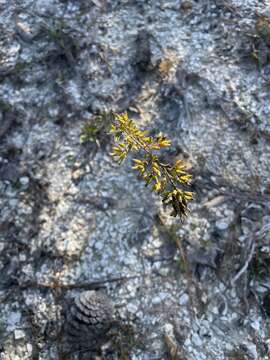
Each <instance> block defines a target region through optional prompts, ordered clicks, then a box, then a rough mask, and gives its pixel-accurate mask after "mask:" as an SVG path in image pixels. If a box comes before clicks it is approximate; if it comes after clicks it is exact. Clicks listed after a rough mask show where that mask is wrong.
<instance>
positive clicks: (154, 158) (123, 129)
mask: <svg viewBox="0 0 270 360" xmlns="http://www.w3.org/2000/svg"><path fill="white" fill-rule="evenodd" d="M110 133H112V134H113V135H114V139H115V142H116V144H117V145H115V146H114V147H113V152H112V156H114V157H115V158H116V159H117V160H118V162H119V163H121V162H122V161H123V160H124V159H125V158H126V157H127V155H128V154H129V152H135V153H137V154H138V155H140V158H134V159H133V161H134V166H133V169H134V170H136V171H138V173H139V175H140V177H141V178H142V179H143V180H144V181H145V184H146V186H147V185H150V184H151V185H152V190H153V191H154V192H156V193H157V194H158V195H160V196H161V197H162V201H163V203H164V205H165V206H168V205H169V206H171V207H172V213H171V215H172V216H177V215H178V216H180V218H182V217H183V216H186V215H187V213H188V202H189V201H190V200H192V199H193V193H192V192H191V191H188V186H189V185H190V182H191V175H190V174H188V173H187V171H186V166H185V164H184V162H183V161H181V160H177V161H176V162H175V163H174V164H165V163H163V162H162V161H161V160H160V159H159V157H158V155H157V154H156V151H159V150H161V149H162V148H165V147H169V146H171V141H170V140H169V139H167V138H166V137H165V136H164V135H163V134H159V135H157V136H155V137H151V136H148V132H147V131H141V130H140V129H139V128H138V127H137V126H136V125H135V124H134V122H133V121H132V120H131V119H129V117H128V114H127V113H124V114H115V121H114V123H113V124H112V126H111V131H110Z"/></svg>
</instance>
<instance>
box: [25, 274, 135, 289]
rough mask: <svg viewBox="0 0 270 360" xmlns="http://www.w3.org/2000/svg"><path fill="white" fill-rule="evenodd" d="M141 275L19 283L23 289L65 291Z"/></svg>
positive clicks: (97, 286)
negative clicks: (82, 280)
mask: <svg viewBox="0 0 270 360" xmlns="http://www.w3.org/2000/svg"><path fill="white" fill-rule="evenodd" d="M139 277H140V276H139V275H136V276H130V277H128V276H123V277H116V278H111V279H104V280H96V281H91V282H85V283H78V284H61V283H59V282H53V283H47V284H46V283H36V282H31V281H29V282H26V283H24V284H21V285H19V287H20V288H21V289H28V288H34V289H61V290H63V291H68V290H74V289H88V290H92V289H97V288H101V287H104V285H105V284H108V283H113V282H119V281H127V280H132V279H137V278H139Z"/></svg>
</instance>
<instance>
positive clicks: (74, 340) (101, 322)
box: [66, 290, 114, 350]
mask: <svg viewBox="0 0 270 360" xmlns="http://www.w3.org/2000/svg"><path fill="white" fill-rule="evenodd" d="M113 324H114V309H113V306H112V304H111V302H110V300H109V299H108V298H107V297H106V296H105V295H104V294H102V293H100V292H97V291H93V290H91V291H84V292H83V293H81V294H80V295H78V296H77V297H76V298H75V300H74V302H73V304H72V305H71V307H70V310H69V312H68V314H67V322H66V334H67V340H68V343H69V345H70V346H72V347H76V348H79V349H89V350H97V349H99V348H100V347H101V346H102V345H103V344H104V343H105V342H106V341H108V338H109V336H108V333H109V330H110V329H111V328H112V325H113Z"/></svg>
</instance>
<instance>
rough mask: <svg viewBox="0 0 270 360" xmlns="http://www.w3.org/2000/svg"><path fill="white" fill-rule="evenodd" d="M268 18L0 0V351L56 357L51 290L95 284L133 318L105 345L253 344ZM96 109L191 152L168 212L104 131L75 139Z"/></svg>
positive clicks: (264, 191)
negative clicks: (178, 195) (175, 209)
mask: <svg viewBox="0 0 270 360" xmlns="http://www.w3.org/2000/svg"><path fill="white" fill-rule="evenodd" d="M269 24H270V8H269V6H268V5H267V2H266V1H265V2H263V1H260V2H259V1H255V0H247V1H246V0H213V1H212V0H211V1H193V0H168V1H165V0H155V1H140V0H123V1H117V0H95V1H94V0H91V1H75V0H74V1H73V0H37V1H34V2H32V1H29V0H21V1H15V0H0V30H1V32H0V34H1V35H0V203H1V207H0V250H1V253H0V270H1V274H2V275H1V277H0V310H1V311H0V334H1V336H0V358H1V360H2V359H3V360H9V359H12V360H16V359H20V360H27V359H39V360H48V359H55V360H58V359H59V360H60V359H61V358H62V357H61V356H62V354H61V351H62V350H61V329H62V325H63V324H62V323H63V318H62V312H63V306H64V304H65V303H66V301H68V299H71V298H73V297H74V296H77V295H78V294H79V293H80V292H81V291H82V290H85V289H91V290H92V289H96V288H98V287H104V286H105V287H106V288H107V292H108V294H109V296H110V297H111V298H112V299H113V301H114V303H115V304H116V306H117V308H118V309H119V312H120V315H121V317H122V318H125V319H127V321H128V323H129V326H130V328H131V329H132V331H130V333H128V332H127V333H126V336H125V337H121V336H120V337H119V339H117V341H115V342H112V343H111V345H110V348H109V349H102V351H103V352H106V351H107V354H108V353H110V355H107V357H108V358H109V356H111V357H113V358H115V359H118V358H119V357H120V355H121V356H122V358H123V356H125V357H126V358H131V359H134V360H135V359H136V360H140V359H141V360H148V359H149V360H150V359H165V358H166V356H169V353H172V351H173V349H168V347H166V344H165V341H164V336H169V337H170V338H172V339H173V340H172V341H171V342H170V341H168V342H167V343H168V344H174V346H176V347H178V348H179V349H181V354H184V355H183V356H185V357H186V359H188V360H201V359H202V360H203V359H207V360H212V359H213V360H216V359H220V360H222V359H241V358H248V359H249V358H250V359H262V360H263V359H269V356H270V346H269V344H270V338H269V333H270V331H269V330H270V328H269V306H268V305H269V304H268V303H269V302H268V300H267V299H268V298H269V296H268V294H269V287H270V274H269V265H270V261H269V254H270V246H269V241H270V214H269V211H270V182H269V168H270V156H269V153H270V151H269V150H270V124H269V115H270V102H269V79H270V78H269V76H270V45H269V43H270V41H269V39H270V35H269V33H270V31H269V28H270V25H269ZM109 110H113V111H117V112H121V111H124V110H128V111H129V112H130V114H131V116H132V118H134V120H136V122H137V124H138V126H140V127H142V128H145V129H150V130H151V131H152V132H153V133H159V132H160V131H162V132H164V133H165V134H167V135H168V137H170V138H171V139H172V142H173V147H172V148H171V150H170V151H168V152H167V153H165V155H164V156H165V157H166V159H168V160H172V161H173V160H175V159H185V160H186V161H187V162H188V163H189V164H190V167H191V169H192V172H193V177H194V181H193V190H194V192H195V193H196V198H195V201H194V202H193V203H192V204H191V214H190V216H189V217H188V219H187V220H186V221H185V222H184V223H183V224H182V223H181V222H179V221H177V220H176V221H174V219H172V218H171V217H170V216H169V214H168V213H166V212H164V210H163V209H162V206H161V204H160V201H159V199H158V198H156V197H155V196H154V195H152V194H151V192H150V190H149V189H148V188H145V187H144V184H142V183H141V182H140V181H138V179H137V178H136V176H135V174H133V172H132V171H131V170H130V169H131V162H129V161H127V162H126V163H124V165H122V166H120V167H119V166H118V165H117V164H115V163H114V162H113V160H112V159H111V156H110V154H109V153H110V152H111V140H110V138H109V137H108V136H107V135H106V134H98V136H97V139H95V141H93V142H92V143H88V144H81V143H80V133H81V128H82V126H83V125H84V124H85V121H87V120H90V121H91V120H92V121H93V119H94V117H95V115H97V114H99V113H101V112H102V111H109ZM157 219H162V222H160V221H157ZM177 239H180V240H181V241H182V244H183V247H184V249H185V250H186V253H187V254H188V255H189V254H192V258H191V259H188V260H190V264H191V266H190V268H191V276H192V283H193V285H192V284H190V279H189V276H188V274H187V273H186V272H185V271H184V269H185V265H184V264H183V261H181V260H180V257H181V256H180V254H179V248H178V247H177V241H176V240H177ZM179 263H180V265H181V266H179ZM195 288H196V291H195ZM168 329H170V331H168ZM121 352H122V353H121ZM178 353H180V350H179V352H178ZM71 356H73V357H74V359H76V358H80V356H81V354H79V353H76V351H75V352H74V353H72V354H71ZM86 356H88V358H89V356H90V355H89V354H86Z"/></svg>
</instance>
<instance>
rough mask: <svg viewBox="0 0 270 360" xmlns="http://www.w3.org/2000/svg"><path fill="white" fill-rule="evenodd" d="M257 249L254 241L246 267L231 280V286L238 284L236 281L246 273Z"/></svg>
mask: <svg viewBox="0 0 270 360" xmlns="http://www.w3.org/2000/svg"><path fill="white" fill-rule="evenodd" d="M255 248H256V245H255V242H254V241H253V242H252V245H251V249H250V253H249V256H248V258H247V260H246V262H245V264H244V266H243V267H242V268H241V269H240V270H239V271H238V273H237V274H236V275H235V276H234V278H233V279H232V280H231V285H232V286H234V284H235V283H236V281H237V280H238V279H239V278H240V277H241V276H242V275H243V274H244V273H245V272H246V270H247V268H248V266H249V264H250V262H251V260H252V258H253V255H254V251H255Z"/></svg>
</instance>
